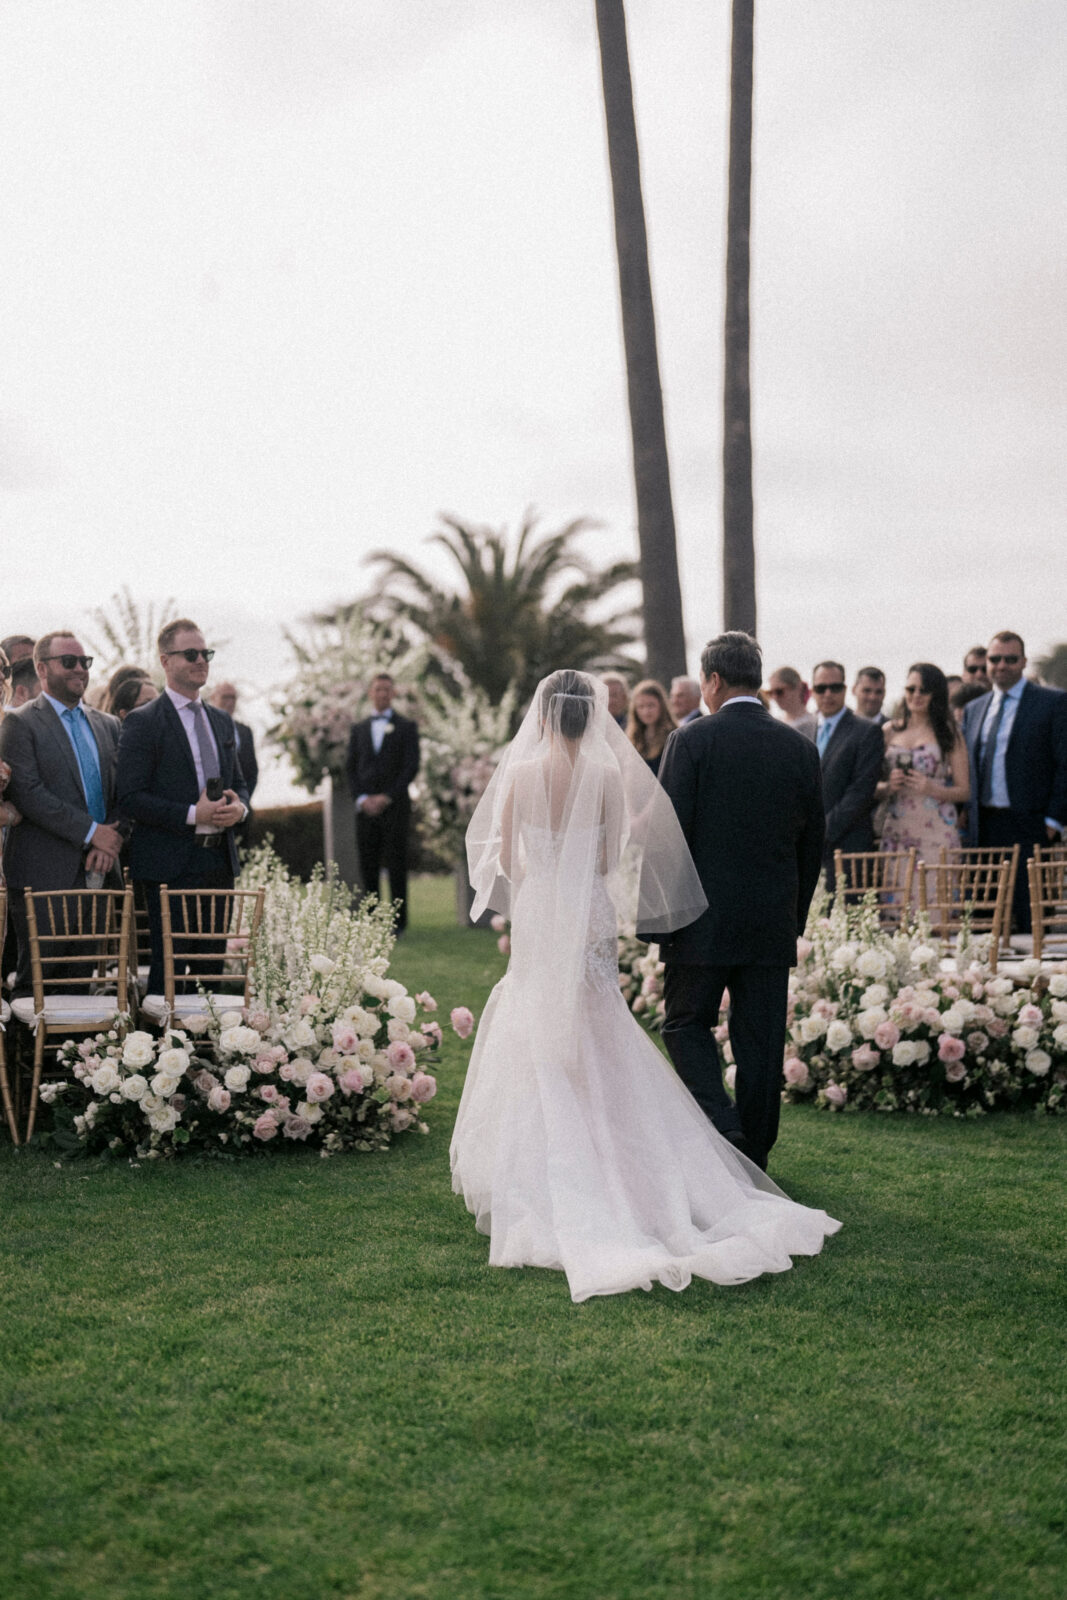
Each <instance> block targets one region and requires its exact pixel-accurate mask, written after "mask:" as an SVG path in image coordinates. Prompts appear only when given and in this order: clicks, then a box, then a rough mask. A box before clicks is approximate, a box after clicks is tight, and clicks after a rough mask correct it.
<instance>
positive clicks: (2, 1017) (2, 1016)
mask: <svg viewBox="0 0 1067 1600" xmlns="http://www.w3.org/2000/svg"><path fill="white" fill-rule="evenodd" d="M10 1021H11V1007H10V1006H9V1005H8V1003H7V1001H6V1000H0V1025H2V1024H4V1023H7V1022H10Z"/></svg>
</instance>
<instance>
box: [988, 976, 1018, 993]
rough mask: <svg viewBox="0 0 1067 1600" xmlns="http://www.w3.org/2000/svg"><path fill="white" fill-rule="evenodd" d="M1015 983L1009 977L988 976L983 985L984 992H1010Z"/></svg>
mask: <svg viewBox="0 0 1067 1600" xmlns="http://www.w3.org/2000/svg"><path fill="white" fill-rule="evenodd" d="M1014 988H1015V985H1014V984H1013V983H1012V981H1011V979H1010V978H990V980H989V982H988V983H987V984H986V986H985V992H986V994H1011V992H1012V990H1013V989H1014Z"/></svg>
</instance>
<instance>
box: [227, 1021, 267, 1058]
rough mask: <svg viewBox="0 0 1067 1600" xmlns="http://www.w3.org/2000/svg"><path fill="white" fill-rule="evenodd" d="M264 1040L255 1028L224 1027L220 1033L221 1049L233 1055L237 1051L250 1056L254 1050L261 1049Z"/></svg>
mask: <svg viewBox="0 0 1067 1600" xmlns="http://www.w3.org/2000/svg"><path fill="white" fill-rule="evenodd" d="M262 1042H263V1041H262V1039H261V1038H260V1036H259V1034H258V1033H257V1032H256V1030H255V1028H244V1027H240V1026H235V1027H233V1028H224V1029H223V1031H222V1032H221V1033H220V1034H219V1049H220V1050H223V1051H225V1052H226V1053H227V1054H231V1055H232V1054H235V1053H236V1054H240V1055H243V1056H250V1055H251V1054H252V1052H253V1051H255V1050H258V1049H259V1047H260V1045H261V1044H262Z"/></svg>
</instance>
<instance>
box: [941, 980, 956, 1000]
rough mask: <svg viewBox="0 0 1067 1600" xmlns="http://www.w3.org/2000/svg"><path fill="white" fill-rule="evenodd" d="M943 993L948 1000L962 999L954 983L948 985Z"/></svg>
mask: <svg viewBox="0 0 1067 1600" xmlns="http://www.w3.org/2000/svg"><path fill="white" fill-rule="evenodd" d="M943 992H944V994H945V996H946V998H947V999H949V1000H958V999H959V997H960V991H959V990H958V989H957V988H956V985H955V984H954V983H946V984H945V988H944V991H943Z"/></svg>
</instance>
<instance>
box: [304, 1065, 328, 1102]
mask: <svg viewBox="0 0 1067 1600" xmlns="http://www.w3.org/2000/svg"><path fill="white" fill-rule="evenodd" d="M333 1090H334V1083H333V1079H332V1078H328V1077H327V1076H326V1074H325V1072H311V1073H309V1074H308V1081H307V1083H306V1084H305V1085H304V1093H305V1095H306V1096H307V1098H308V1100H309V1101H310V1103H311V1104H312V1105H313V1106H315V1105H319V1104H321V1102H322V1101H323V1100H328V1099H329V1098H330V1096H331V1095H332V1094H333Z"/></svg>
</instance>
